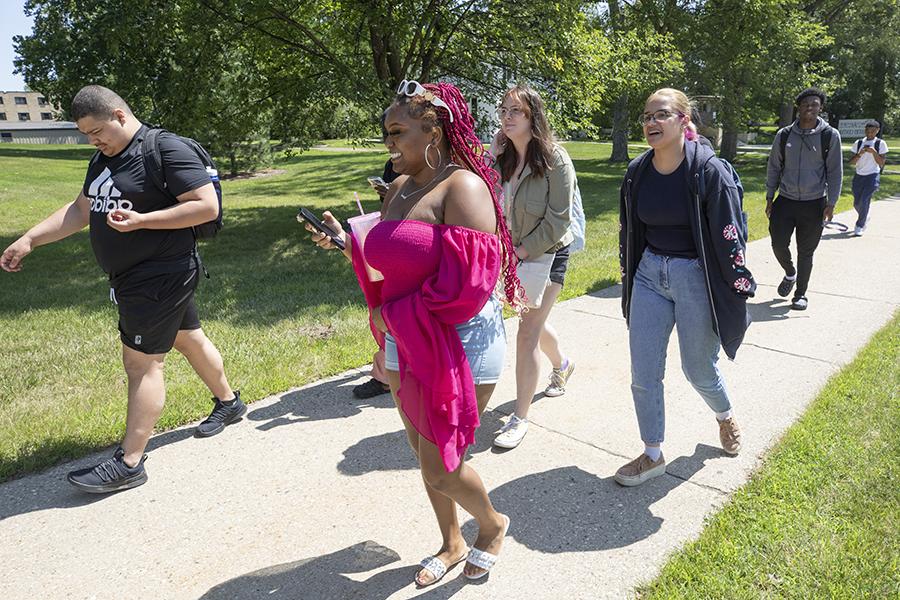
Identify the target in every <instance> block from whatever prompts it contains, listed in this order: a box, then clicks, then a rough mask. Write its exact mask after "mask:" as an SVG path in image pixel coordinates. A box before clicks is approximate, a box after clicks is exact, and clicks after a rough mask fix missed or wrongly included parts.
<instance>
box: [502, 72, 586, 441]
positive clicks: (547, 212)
mask: <svg viewBox="0 0 900 600" xmlns="http://www.w3.org/2000/svg"><path fill="white" fill-rule="evenodd" d="M498 116H499V117H500V125H501V129H500V131H499V132H498V134H497V137H496V139H495V141H496V148H495V149H496V154H497V164H496V168H497V170H498V171H499V172H500V180H501V182H502V184H503V194H504V204H505V209H506V219H507V224H508V226H509V230H510V234H511V236H512V241H513V244H514V246H515V248H516V255H517V256H518V257H519V260H520V261H521V262H520V263H519V267H518V272H519V279H520V280H521V282H522V286H523V288H524V290H525V296H526V298H525V305H526V306H527V307H528V310H527V311H525V312H524V313H523V314H522V318H521V322H520V323H519V330H518V334H517V335H516V408H515V412H514V413H513V414H512V415H511V416H510V418H509V421H508V422H507V423H506V424H505V425H504V426H503V428H502V429H501V430H500V433H499V435H497V437H496V438H495V439H494V445H495V446H499V447H501V448H515V447H516V446H518V445H519V443H520V442H521V441H522V438H524V437H525V433H526V432H527V431H528V409H529V407H530V406H531V401H532V399H533V397H534V394H535V391H536V390H537V384H538V377H539V374H540V358H541V352H543V353H544V354H546V355H547V358H549V359H550V362H551V363H552V365H553V371H552V372H551V374H550V384H549V385H548V386H547V388H546V389H545V390H544V395H546V396H561V395H562V394H564V393H565V391H566V382H567V381H568V379H569V377H570V376H571V375H572V372H573V371H574V370H575V363H574V362H573V361H572V360H569V359H567V358H566V357H565V356H564V355H563V353H562V351H561V350H560V347H559V338H558V336H557V335H556V331H555V330H554V329H553V327H551V326H550V325H549V324H548V323H547V317H548V316H549V314H550V309H551V308H553V304H554V303H555V302H556V299H557V297H558V296H559V293H560V291H562V287H563V282H564V280H565V274H566V266H567V264H568V260H569V244H570V243H571V242H572V240H573V239H574V236H573V234H572V229H571V219H572V217H571V215H572V200H573V198H574V194H575V169H574V167H573V166H572V160H571V159H570V158H569V155H568V154H567V153H566V151H565V149H563V148H562V146H560V145H558V144H556V142H555V140H554V139H553V133H552V132H551V130H550V125H549V123H548V122H547V115H546V113H545V112H544V103H543V101H542V100H541V97H540V96H539V95H538V94H537V92H535V91H534V90H532V89H531V88H529V87H527V86H522V85H519V86H516V87H514V88H512V89H510V90H508V91H507V92H506V94H505V95H504V97H503V103H502V104H501V106H500V108H499V109H498Z"/></svg>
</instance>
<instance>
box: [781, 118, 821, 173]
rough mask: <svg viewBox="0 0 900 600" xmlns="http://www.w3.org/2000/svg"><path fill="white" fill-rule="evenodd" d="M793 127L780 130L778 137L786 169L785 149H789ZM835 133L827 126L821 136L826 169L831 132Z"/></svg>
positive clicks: (782, 160)
mask: <svg viewBox="0 0 900 600" xmlns="http://www.w3.org/2000/svg"><path fill="white" fill-rule="evenodd" d="M791 127H793V124H791V125H788V126H787V127H782V128H781V129H779V130H778V133H777V134H776V135H778V136H779V138H778V142H779V144H780V146H781V166H782V168H783V167H784V149H785V148H786V147H787V143H788V138H789V137H790V135H791ZM832 131H834V130H833V129H832V128H831V126H830V125H829V126H827V127H826V128H825V129H823V130H822V133H821V134H820V135H821V136H822V160H823V161H825V167H826V169H827V168H828V151H829V150H831V132H832Z"/></svg>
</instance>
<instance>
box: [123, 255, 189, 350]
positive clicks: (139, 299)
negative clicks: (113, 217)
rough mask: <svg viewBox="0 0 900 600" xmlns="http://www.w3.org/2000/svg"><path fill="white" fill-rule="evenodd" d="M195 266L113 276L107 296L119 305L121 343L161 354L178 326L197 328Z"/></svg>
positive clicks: (169, 346)
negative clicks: (173, 271) (162, 271)
mask: <svg viewBox="0 0 900 600" xmlns="http://www.w3.org/2000/svg"><path fill="white" fill-rule="evenodd" d="M199 280H200V275H199V271H198V270H197V269H192V270H190V271H181V272H178V273H163V274H159V273H157V274H145V273H127V274H125V275H123V276H119V277H117V278H116V280H115V282H114V283H113V288H112V292H111V296H112V298H113V300H114V301H115V302H116V303H117V304H118V305H119V333H120V335H121V338H122V343H123V344H125V345H126V346H128V347H129V348H132V349H134V350H137V351H138V352H143V353H144V354H165V353H166V352H168V351H169V350H171V349H172V346H173V345H174V344H175V336H176V335H178V331H179V330H181V329H199V328H200V316H199V315H198V314H197V307H196V305H195V304H194V290H195V289H197V284H198V283H199Z"/></svg>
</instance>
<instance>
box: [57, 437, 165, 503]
mask: <svg viewBox="0 0 900 600" xmlns="http://www.w3.org/2000/svg"><path fill="white" fill-rule="evenodd" d="M124 459H125V451H124V450H123V449H122V448H121V447H119V448H116V452H115V454H113V455H112V458H107V459H106V460H104V461H103V462H102V463H100V464H99V465H97V466H96V467H90V468H87V469H80V470H78V471H72V472H71V473H69V474H68V475H67V476H66V479H68V480H69V483H71V484H72V485H74V486H75V487H77V488H78V489H79V490H81V491H84V492H90V493H91V494H107V493H109V492H118V491H119V490H127V489H129V488H133V487H137V486H139V485H142V484H144V483H147V471H146V470H144V461H145V460H147V455H146V454H145V455H144V456H142V457H141V462H139V463H138V464H136V465H135V466H133V467H129V466H128V465H126V464H125V460H124Z"/></svg>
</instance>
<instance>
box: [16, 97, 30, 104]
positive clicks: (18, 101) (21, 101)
mask: <svg viewBox="0 0 900 600" xmlns="http://www.w3.org/2000/svg"><path fill="white" fill-rule="evenodd" d="M16 104H28V98H26V97H25V96H16Z"/></svg>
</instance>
